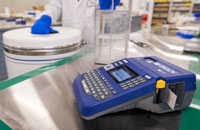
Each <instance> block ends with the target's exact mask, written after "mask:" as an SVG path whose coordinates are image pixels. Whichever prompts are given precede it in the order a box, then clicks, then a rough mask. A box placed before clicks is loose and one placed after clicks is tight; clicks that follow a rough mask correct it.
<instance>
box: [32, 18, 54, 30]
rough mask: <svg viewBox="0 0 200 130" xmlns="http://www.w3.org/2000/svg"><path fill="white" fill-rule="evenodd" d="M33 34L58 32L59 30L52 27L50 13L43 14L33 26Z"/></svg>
mask: <svg viewBox="0 0 200 130" xmlns="http://www.w3.org/2000/svg"><path fill="white" fill-rule="evenodd" d="M31 33H32V34H50V33H58V31H56V30H53V29H52V28H51V17H50V16H48V15H42V16H41V18H40V19H38V20H37V21H36V22H35V24H34V25H33V26H32V27H31Z"/></svg>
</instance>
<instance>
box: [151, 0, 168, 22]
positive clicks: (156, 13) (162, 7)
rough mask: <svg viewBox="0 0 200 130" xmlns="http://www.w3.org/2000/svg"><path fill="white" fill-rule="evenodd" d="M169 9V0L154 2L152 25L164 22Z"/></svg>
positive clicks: (156, 0)
mask: <svg viewBox="0 0 200 130" xmlns="http://www.w3.org/2000/svg"><path fill="white" fill-rule="evenodd" d="M169 8H170V0H155V1H154V8H153V17H152V25H155V24H159V23H163V22H166V21H167V19H168V13H169Z"/></svg>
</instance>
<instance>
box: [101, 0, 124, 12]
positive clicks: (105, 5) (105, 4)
mask: <svg viewBox="0 0 200 130" xmlns="http://www.w3.org/2000/svg"><path fill="white" fill-rule="evenodd" d="M119 3H120V0H114V9H116V6H118V5H119ZM99 5H100V9H101V10H109V9H112V0H99Z"/></svg>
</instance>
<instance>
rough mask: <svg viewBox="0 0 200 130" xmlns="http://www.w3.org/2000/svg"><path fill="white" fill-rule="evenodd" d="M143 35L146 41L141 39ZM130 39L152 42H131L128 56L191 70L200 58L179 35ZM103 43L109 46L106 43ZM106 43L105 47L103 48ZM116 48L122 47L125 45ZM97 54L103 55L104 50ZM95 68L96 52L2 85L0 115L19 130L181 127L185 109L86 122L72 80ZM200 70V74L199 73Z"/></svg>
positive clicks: (165, 129) (130, 112)
mask: <svg viewBox="0 0 200 130" xmlns="http://www.w3.org/2000/svg"><path fill="white" fill-rule="evenodd" d="M139 36H140V37H142V39H138V38H139ZM131 37H132V38H133V39H135V40H144V38H145V40H144V41H143V42H145V43H147V44H148V45H149V46H148V47H146V48H143V47H140V46H138V45H136V44H133V43H131V42H130V43H129V51H128V53H127V54H126V55H127V57H138V56H148V55H154V56H158V57H160V58H163V59H165V60H168V61H170V62H173V63H174V64H177V65H179V66H181V67H183V68H186V69H188V66H189V64H190V62H195V63H196V64H198V63H199V62H200V61H199V60H200V59H199V58H198V57H193V56H190V55H189V54H183V53H182V49H183V47H182V45H183V44H184V43H180V42H179V41H178V40H177V39H176V38H175V37H171V38H169V37H168V38H169V39H168V38H166V37H158V36H156V35H150V34H148V35H147V34H146V32H140V33H135V34H133V35H132V36H131ZM136 38H137V39H136ZM172 39H173V40H175V39H176V40H177V41H178V42H177V43H176V42H175V41H173V40H172ZM166 41H168V42H166ZM162 42H164V43H162ZM165 42H166V43H165ZM171 43H173V45H174V44H175V43H176V46H170V47H171V48H169V47H166V44H169V45H172V44H171ZM122 46H123V45H122ZM104 47H105V48H106V46H104ZM104 47H102V48H101V49H102V51H103V48H104ZM116 47H117V48H119V47H120V45H118V46H116ZM122 53H124V52H123V51H122V50H121V51H120V49H118V52H116V56H117V54H122ZM98 54H101V55H99V56H101V57H103V54H105V53H98ZM104 58H105V57H104ZM94 67H95V66H94V52H93V51H92V52H90V53H84V54H82V55H81V56H74V57H71V58H70V59H68V60H66V59H65V60H64V61H59V62H58V63H55V64H53V65H49V66H47V67H42V68H40V69H38V70H35V71H33V72H30V73H27V74H25V75H22V76H19V77H16V78H14V79H11V80H10V81H5V82H3V83H1V84H0V88H1V89H2V90H1V91H0V119H1V120H3V121H4V122H5V123H6V124H8V125H9V126H10V127H11V128H12V129H14V130H134V129H137V130H178V129H179V125H180V119H181V111H176V112H171V113H166V114H154V113H151V112H147V111H143V110H139V109H132V110H128V111H122V112H118V113H113V114H109V115H105V116H102V117H99V118H97V119H94V120H90V121H87V120H83V119H82V118H81V117H80V115H79V112H78V110H77V106H76V101H75V98H74V95H73V90H72V83H73V80H74V78H75V77H76V76H77V75H78V74H80V73H83V72H87V71H89V70H91V69H93V68H94ZM47 70H48V71H47ZM197 74H198V75H199V73H197ZM3 88H5V89H3ZM197 100H198V99H197ZM198 101H199V100H198ZM199 105H200V104H199ZM194 122H195V121H194Z"/></svg>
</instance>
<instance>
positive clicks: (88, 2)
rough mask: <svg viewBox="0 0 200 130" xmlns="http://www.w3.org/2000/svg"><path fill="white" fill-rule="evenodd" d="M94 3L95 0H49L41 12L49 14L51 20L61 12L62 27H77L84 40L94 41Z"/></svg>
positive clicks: (56, 17)
mask: <svg viewBox="0 0 200 130" xmlns="http://www.w3.org/2000/svg"><path fill="white" fill-rule="evenodd" d="M97 1H98V0H97ZM96 3H97V2H95V0H51V2H50V3H49V4H48V5H47V6H46V7H45V11H44V12H43V14H46V15H49V16H51V18H52V21H53V22H54V21H56V20H57V19H58V18H59V17H60V16H61V14H62V25H63V26H64V27H71V28H76V29H79V30H81V31H82V35H83V39H84V40H86V41H89V42H94V28H95V26H94V25H95V24H94V23H95V4H96Z"/></svg>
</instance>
